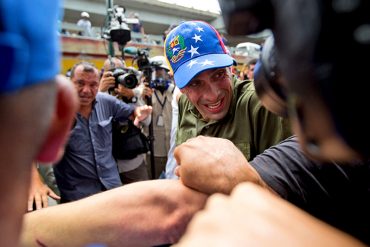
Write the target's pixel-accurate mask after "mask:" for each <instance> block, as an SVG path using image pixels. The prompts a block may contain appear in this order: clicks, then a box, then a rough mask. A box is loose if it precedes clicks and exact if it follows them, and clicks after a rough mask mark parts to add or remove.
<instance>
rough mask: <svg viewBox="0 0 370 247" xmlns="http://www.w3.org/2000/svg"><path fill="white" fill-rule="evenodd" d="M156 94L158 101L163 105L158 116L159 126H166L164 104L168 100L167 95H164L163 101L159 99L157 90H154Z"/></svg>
mask: <svg viewBox="0 0 370 247" xmlns="http://www.w3.org/2000/svg"><path fill="white" fill-rule="evenodd" d="M154 95H155V97H156V99H157V101H158V103H159V104H160V105H161V114H159V115H158V118H157V126H161V127H162V126H164V120H163V114H162V113H163V109H164V106H165V105H166V102H167V95H166V96H164V100H163V102H162V101H161V100H160V99H159V97H158V94H157V91H156V90H154Z"/></svg>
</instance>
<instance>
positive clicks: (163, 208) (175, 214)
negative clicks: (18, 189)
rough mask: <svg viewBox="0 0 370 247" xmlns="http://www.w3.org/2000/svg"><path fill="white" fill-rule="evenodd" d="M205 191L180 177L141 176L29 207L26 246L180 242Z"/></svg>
mask: <svg viewBox="0 0 370 247" xmlns="http://www.w3.org/2000/svg"><path fill="white" fill-rule="evenodd" d="M206 198H207V197H206V196H205V195H204V194H201V193H199V192H195V191H193V190H191V189H189V188H187V187H185V186H184V185H182V184H181V182H179V181H174V180H152V181H145V182H137V183H133V184H130V185H126V186H123V187H120V188H116V189H113V190H110V191H106V192H102V193H99V194H97V195H94V196H91V197H88V198H85V199H82V200H79V201H76V202H71V203H67V204H61V205H57V206H54V207H50V208H45V209H43V210H39V211H35V212H32V213H28V214H26V215H25V217H24V227H23V232H22V245H23V246H37V247H39V246H69V247H72V246H87V245H88V244H92V243H102V244H105V245H106V246H110V247H114V246H120V247H122V246H155V245H160V244H166V243H175V242H176V241H177V240H178V239H179V238H180V236H181V235H182V234H183V232H184V231H185V227H186V226H187V224H188V222H189V221H190V219H191V218H192V216H193V214H194V213H195V212H197V211H198V210H200V209H201V208H203V206H204V204H205V201H206Z"/></svg>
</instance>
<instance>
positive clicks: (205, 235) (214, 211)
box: [175, 183, 365, 247]
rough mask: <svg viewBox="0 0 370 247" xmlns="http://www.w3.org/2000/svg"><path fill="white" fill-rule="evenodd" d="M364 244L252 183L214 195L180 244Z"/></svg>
mask: <svg viewBox="0 0 370 247" xmlns="http://www.w3.org/2000/svg"><path fill="white" fill-rule="evenodd" d="M276 245H278V246H365V245H363V244H361V243H360V242H358V241H357V240H355V239H353V238H351V237H350V236H349V235H346V234H344V233H343V232H340V231H338V230H336V229H335V228H333V227H331V226H329V225H327V224H325V223H324V222H322V221H319V220H317V219H315V218H313V217H312V216H310V215H309V214H307V213H306V212H304V211H302V210H300V209H298V208H296V207H294V206H293V205H292V204H289V203H288V202H286V201H284V200H283V199H280V198H279V197H277V196H274V195H273V194H271V193H268V192H267V191H266V190H263V189H261V188H260V187H259V186H256V185H254V184H252V183H243V184H241V185H238V186H237V187H236V188H235V190H234V191H233V192H232V194H231V196H230V197H229V196H224V195H220V194H215V195H213V196H211V197H210V198H209V200H208V201H207V204H206V208H205V210H203V211H201V212H200V213H198V214H196V215H195V216H194V218H193V220H192V221H191V222H190V224H189V226H188V228H187V231H186V233H185V234H184V236H183V237H182V238H181V239H180V242H179V243H178V244H177V245H175V246H176V247H180V246H276Z"/></svg>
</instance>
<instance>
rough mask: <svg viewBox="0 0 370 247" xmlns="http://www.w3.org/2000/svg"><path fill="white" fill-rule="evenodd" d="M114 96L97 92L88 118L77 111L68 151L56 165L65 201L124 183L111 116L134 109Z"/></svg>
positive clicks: (126, 114)
mask: <svg viewBox="0 0 370 247" xmlns="http://www.w3.org/2000/svg"><path fill="white" fill-rule="evenodd" d="M134 109H135V107H134V106H133V105H128V104H126V103H124V102H122V101H120V100H118V99H116V98H115V97H113V96H111V95H108V94H104V93H98V94H97V96H96V100H95V103H94V105H93V109H92V112H91V114H90V116H89V119H86V118H84V117H83V116H82V115H80V114H77V116H76V124H75V126H74V127H73V129H72V131H71V134H70V139H69V141H68V144H67V146H66V150H65V154H64V156H63V158H62V160H61V161H60V162H59V164H57V165H56V167H55V170H54V172H55V177H56V179H57V184H58V188H59V190H60V193H61V197H62V200H63V201H73V200H77V199H80V198H83V197H86V196H89V195H92V194H96V193H98V192H100V191H103V190H105V189H112V188H115V187H118V186H120V185H121V181H120V178H119V173H118V170H117V164H116V162H115V160H114V158H113V156H112V119H113V118H115V119H119V120H126V119H127V118H128V117H129V116H130V115H131V114H132V113H133V111H134Z"/></svg>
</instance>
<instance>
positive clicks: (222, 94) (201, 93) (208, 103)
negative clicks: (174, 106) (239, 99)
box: [181, 67, 233, 121]
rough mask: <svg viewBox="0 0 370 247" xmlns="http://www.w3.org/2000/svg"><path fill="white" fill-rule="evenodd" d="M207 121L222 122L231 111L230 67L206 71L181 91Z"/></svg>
mask: <svg viewBox="0 0 370 247" xmlns="http://www.w3.org/2000/svg"><path fill="white" fill-rule="evenodd" d="M181 92H182V93H184V94H185V95H186V96H187V97H188V99H189V100H190V102H191V103H192V104H193V105H194V106H195V107H196V108H197V109H198V111H199V113H200V114H201V115H202V117H203V119H204V120H205V121H210V120H220V119H222V118H224V117H225V116H226V114H227V112H228V111H229V108H230V104H231V99H232V94H233V91H232V76H231V71H230V68H229V67H225V68H218V69H210V70H206V71H204V72H202V73H200V74H199V75H197V76H196V77H194V78H193V79H192V80H191V81H190V82H189V84H188V85H187V86H186V87H185V88H183V89H181Z"/></svg>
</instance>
